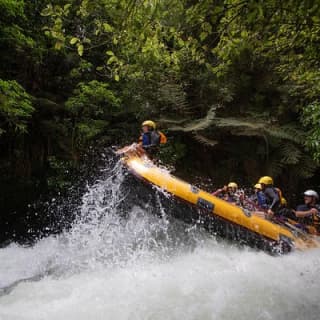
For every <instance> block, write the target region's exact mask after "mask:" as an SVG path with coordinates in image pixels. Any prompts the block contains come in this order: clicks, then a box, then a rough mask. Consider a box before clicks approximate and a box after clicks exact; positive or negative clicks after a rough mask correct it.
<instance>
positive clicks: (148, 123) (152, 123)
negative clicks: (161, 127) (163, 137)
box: [141, 120, 156, 130]
mask: <svg viewBox="0 0 320 320" xmlns="http://www.w3.org/2000/svg"><path fill="white" fill-rule="evenodd" d="M141 126H142V127H144V126H148V127H151V128H152V129H153V130H155V129H156V124H155V122H153V121H151V120H146V121H144V122H142V124H141Z"/></svg>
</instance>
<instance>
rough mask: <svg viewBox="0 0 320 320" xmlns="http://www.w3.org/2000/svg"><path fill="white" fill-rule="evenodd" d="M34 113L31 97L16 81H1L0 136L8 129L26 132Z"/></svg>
mask: <svg viewBox="0 0 320 320" xmlns="http://www.w3.org/2000/svg"><path fill="white" fill-rule="evenodd" d="M33 112H34V108H33V106H32V98H31V96H30V95H29V94H28V93H27V92H26V91H25V90H24V89H23V88H22V87H21V86H20V85H19V84H18V83H17V82H16V81H4V80H2V79H0V121H1V128H0V129H1V131H0V134H1V132H2V133H3V132H5V131H6V130H8V129H9V130H10V129H13V130H14V131H15V132H17V133H24V132H26V131H27V124H28V121H29V120H30V118H31V116H32V113H33Z"/></svg>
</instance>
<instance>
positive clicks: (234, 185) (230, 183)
mask: <svg viewBox="0 0 320 320" xmlns="http://www.w3.org/2000/svg"><path fill="white" fill-rule="evenodd" d="M228 188H235V189H238V185H237V184H236V183H235V182H229V184H228Z"/></svg>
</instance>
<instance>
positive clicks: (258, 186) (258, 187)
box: [254, 183, 262, 190]
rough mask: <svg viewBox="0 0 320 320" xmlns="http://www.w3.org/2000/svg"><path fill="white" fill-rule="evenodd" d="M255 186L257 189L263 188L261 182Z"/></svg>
mask: <svg viewBox="0 0 320 320" xmlns="http://www.w3.org/2000/svg"><path fill="white" fill-rule="evenodd" d="M254 188H255V189H260V190H261V189H262V187H261V184H260V183H256V184H255V185H254Z"/></svg>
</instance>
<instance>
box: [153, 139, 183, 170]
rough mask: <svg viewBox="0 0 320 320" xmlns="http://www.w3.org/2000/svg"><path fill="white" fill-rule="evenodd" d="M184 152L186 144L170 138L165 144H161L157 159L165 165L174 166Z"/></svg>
mask: <svg viewBox="0 0 320 320" xmlns="http://www.w3.org/2000/svg"><path fill="white" fill-rule="evenodd" d="M186 152H187V146H186V145H185V144H184V143H182V142H180V141H179V139H176V140H175V141H174V140H170V141H169V142H168V143H167V144H165V145H163V146H161V148H160V152H159V159H160V160H161V162H162V163H163V164H164V165H166V166H168V165H172V166H174V165H176V164H177V163H178V162H179V161H181V159H183V158H184V156H185V155H186Z"/></svg>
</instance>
